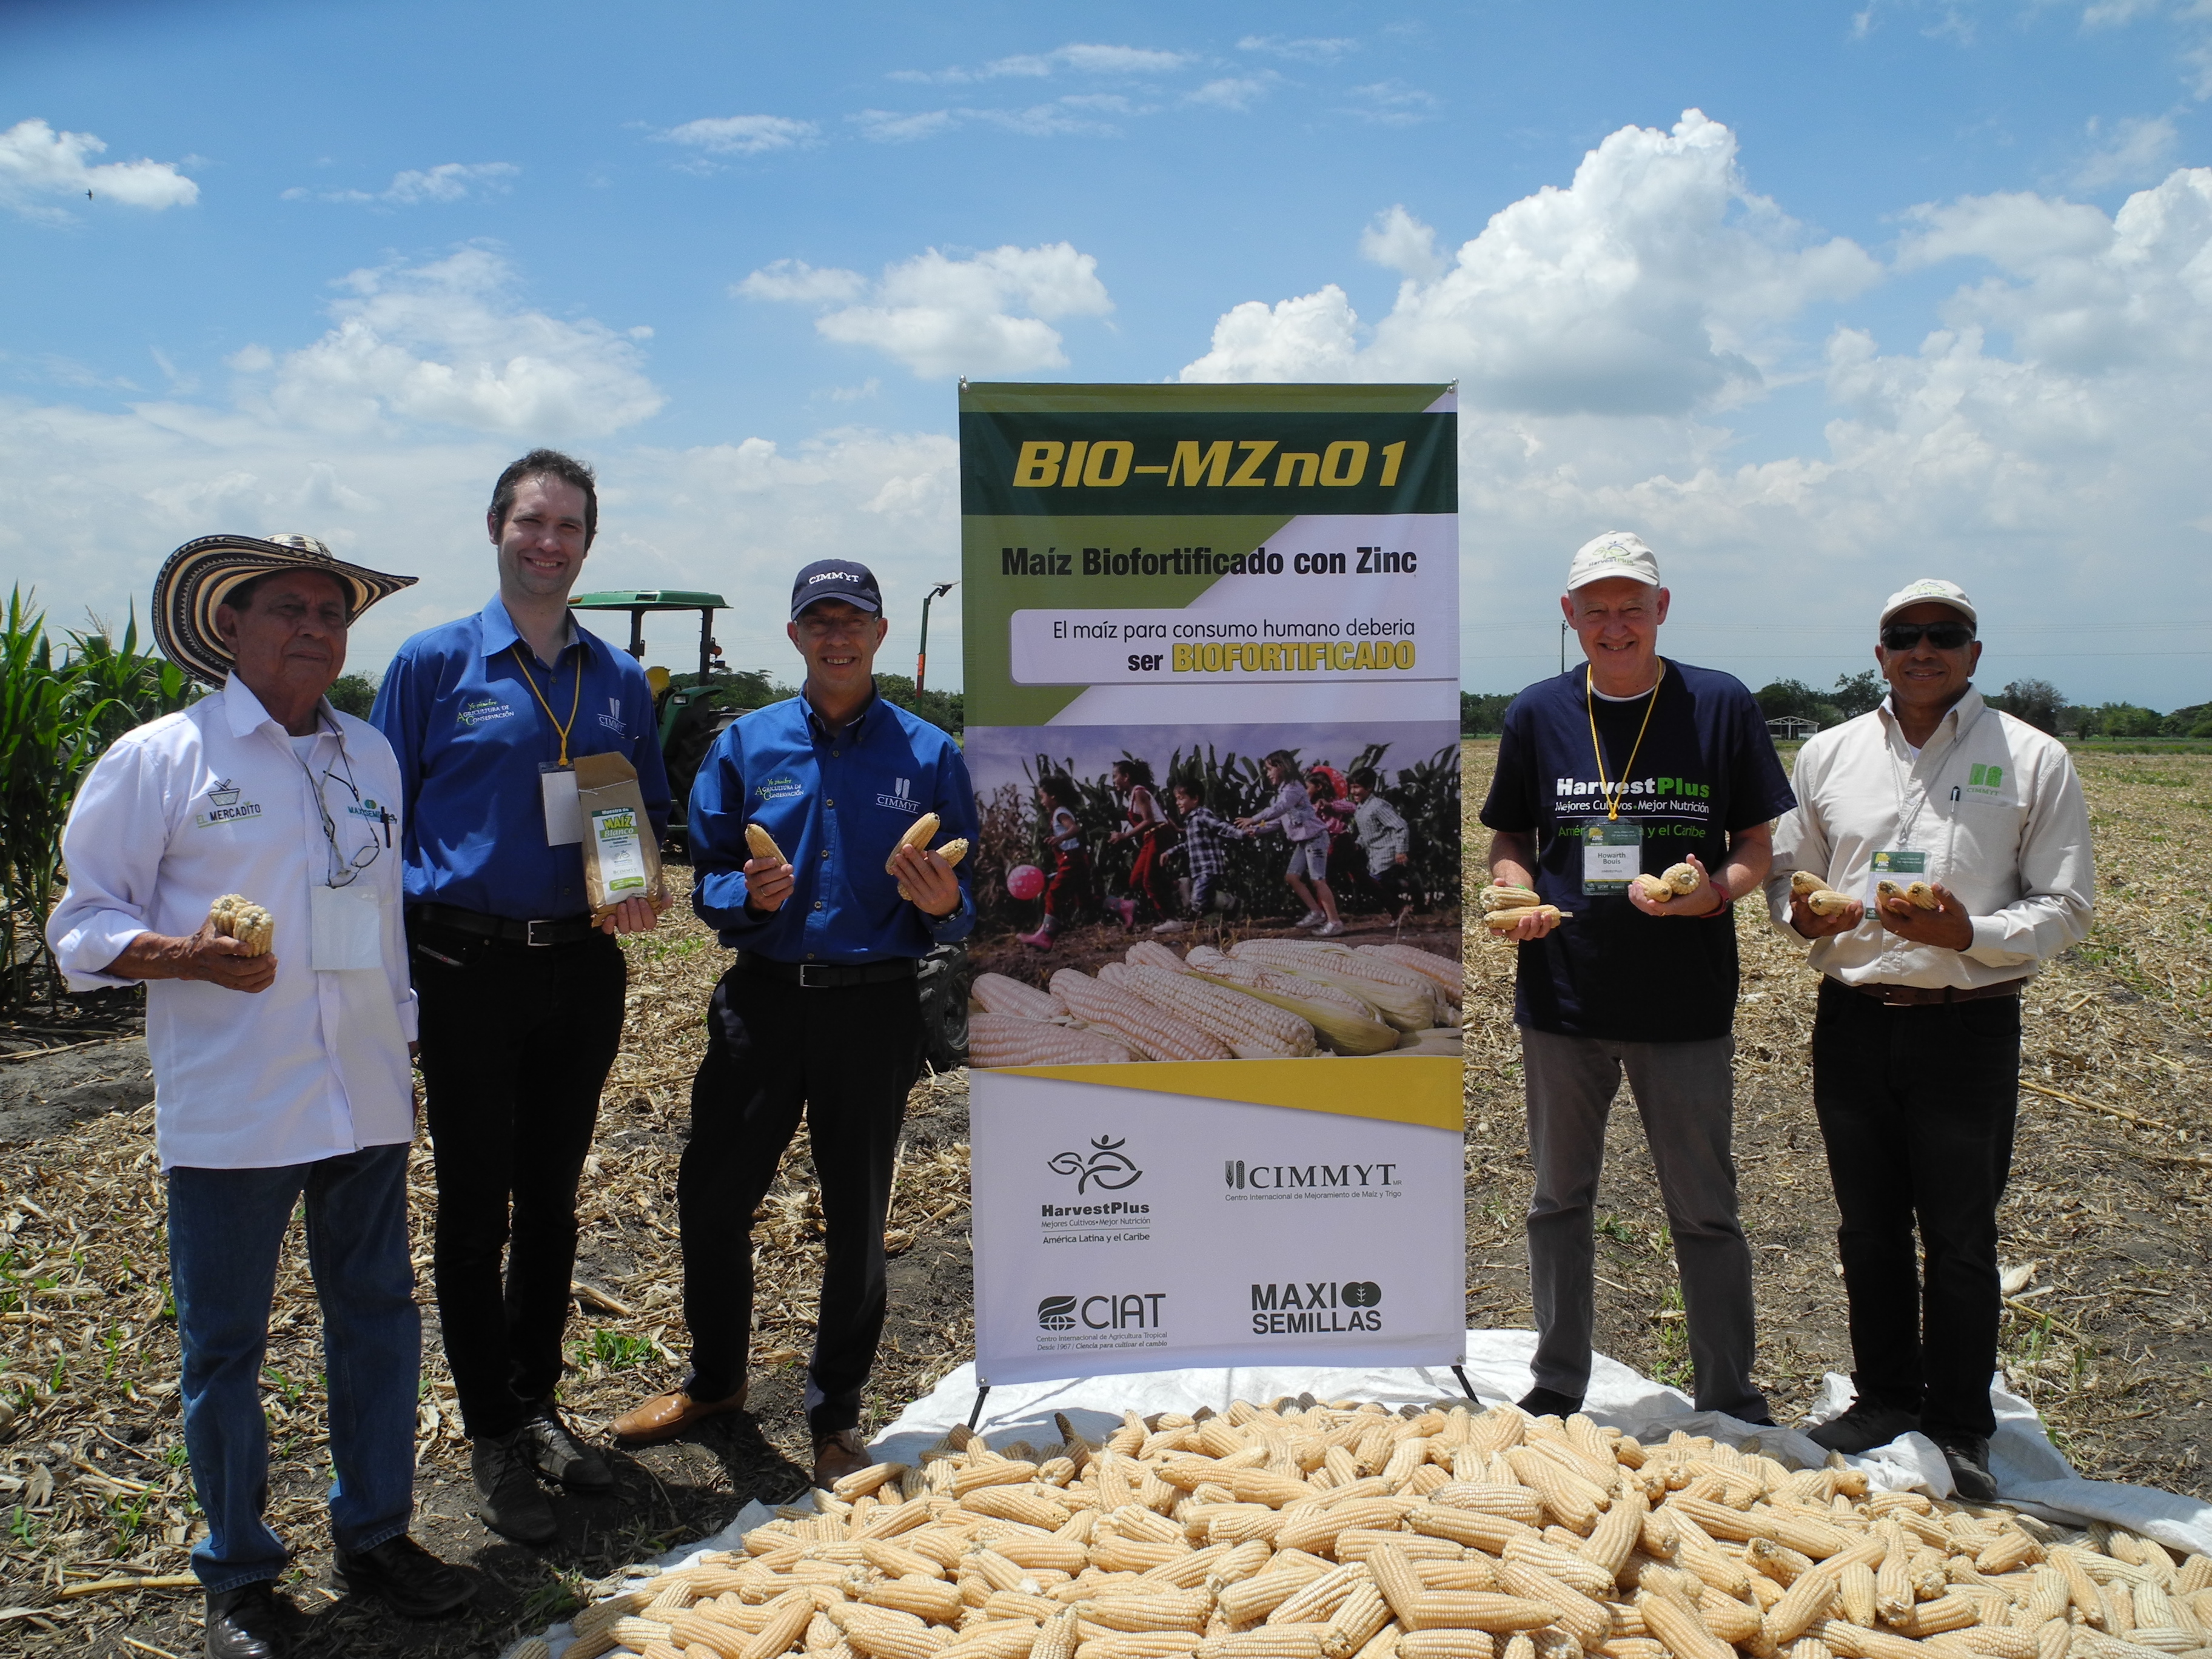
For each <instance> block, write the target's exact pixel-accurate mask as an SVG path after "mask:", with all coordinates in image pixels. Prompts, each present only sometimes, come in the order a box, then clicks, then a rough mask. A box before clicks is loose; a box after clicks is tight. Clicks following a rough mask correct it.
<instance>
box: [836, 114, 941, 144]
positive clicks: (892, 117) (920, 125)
mask: <svg viewBox="0 0 2212 1659" xmlns="http://www.w3.org/2000/svg"><path fill="white" fill-rule="evenodd" d="M962 115H963V112H960V111H955V110H949V109H926V110H916V111H914V112H911V113H903V112H899V111H897V110H888V109H864V110H862V111H860V112H859V113H858V114H856V115H854V116H853V117H852V119H853V120H854V121H857V122H859V123H860V136H861V137H865V138H872V139H873V140H875V142H876V143H879V144H910V143H914V142H915V140H917V139H921V138H934V137H936V136H937V135H938V134H939V133H940V132H947V131H951V129H952V128H954V127H956V126H957V125H960V121H961V118H962Z"/></svg>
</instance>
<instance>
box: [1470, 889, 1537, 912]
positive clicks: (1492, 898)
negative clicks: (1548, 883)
mask: <svg viewBox="0 0 2212 1659" xmlns="http://www.w3.org/2000/svg"><path fill="white" fill-rule="evenodd" d="M1480 898H1481V900H1482V908H1484V909H1485V910H1521V909H1526V908H1528V906H1529V905H1532V904H1541V903H1542V902H1544V901H1543V899H1542V898H1541V896H1539V895H1538V894H1537V892H1536V890H1535V889H1534V888H1533V887H1519V886H1515V885H1513V884H1510V883H1498V882H1492V883H1491V884H1489V885H1488V886H1486V887H1485V888H1484V889H1483V890H1482V891H1481V893H1480Z"/></svg>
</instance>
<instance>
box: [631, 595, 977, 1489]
mask: <svg viewBox="0 0 2212 1659" xmlns="http://www.w3.org/2000/svg"><path fill="white" fill-rule="evenodd" d="M883 611H884V600H883V594H882V592H881V591H880V590H879V589H878V586H877V585H876V579H875V576H874V574H873V573H872V572H871V571H870V570H869V569H868V568H867V567H866V565H863V564H859V563H856V562H854V561H852V560H849V559H824V560H821V561H819V562H816V563H813V564H810V565H808V566H807V567H806V568H805V569H803V570H801V571H800V572H799V575H798V577H797V579H796V580H794V581H793V583H792V590H791V622H790V624H789V626H788V627H787V629H786V630H785V631H786V632H787V634H788V635H789V636H790V638H791V642H792V643H793V645H794V646H796V647H798V649H799V655H800V656H801V657H803V658H805V662H806V682H805V686H804V687H803V688H802V689H801V690H800V692H799V696H795V697H793V698H790V699H788V700H787V701H786V702H779V703H773V704H771V705H770V706H769V707H768V708H762V709H757V710H756V711H755V712H753V713H752V714H747V715H746V716H744V718H743V719H742V720H738V722H737V723H736V724H735V725H733V726H731V727H730V728H729V729H728V730H727V731H726V732H723V733H722V735H721V737H720V738H718V739H717V740H716V742H715V744H714V749H713V750H711V751H709V753H708V757H707V760H706V763H705V764H704V765H702V767H701V768H700V770H699V775H698V779H697V781H696V782H695V783H694V784H693V785H692V787H691V819H690V823H691V835H690V844H691V866H692V872H693V876H692V879H693V886H692V894H691V904H692V908H694V909H696V911H697V912H698V913H699V915H700V916H701V917H702V919H703V920H704V921H707V922H708V923H709V924H711V925H712V926H713V927H715V928H717V929H719V930H720V934H721V940H722V943H723V944H724V945H728V946H731V947H733V948H734V949H735V950H736V951H737V952H738V958H737V961H736V962H735V963H733V964H732V966H731V968H730V969H729V971H728V972H727V973H726V974H724V975H722V979H721V982H720V984H718V985H717V986H716V987H714V1001H713V1003H712V1005H711V1006H710V1009H709V1012H708V1021H707V1025H708V1047H707V1054H706V1058H705V1059H704V1060H702V1062H701V1063H700V1066H699V1071H698V1074H697V1075H696V1077H695V1078H694V1079H692V1084H691V1138H690V1143H689V1145H688V1146H686V1147H685V1148H684V1163H683V1168H682V1171H681V1173H680V1175H679V1176H678V1182H677V1206H678V1212H679V1213H680V1216H681V1220H682V1225H683V1231H684V1318H685V1320H686V1321H687V1322H689V1324H690V1330H691V1374H690V1376H689V1377H688V1378H686V1379H685V1381H684V1385H683V1387H682V1388H680V1389H677V1390H676V1391H674V1392H672V1393H669V1394H663V1395H656V1396H655V1397H654V1398H653V1399H651V1400H648V1401H646V1402H645V1403H644V1404H643V1405H642V1406H640V1407H638V1408H637V1409H636V1410H635V1411H633V1412H630V1413H628V1414H627V1415H626V1416H623V1417H621V1418H618V1419H616V1421H615V1422H614V1424H613V1425H612V1427H613V1431H614V1433H615V1436H616V1437H617V1439H618V1440H620V1441H622V1442H623V1443H626V1444H629V1445H651V1444H653V1443H657V1442H659V1441H664V1440H672V1439H674V1438H675V1437H677V1436H678V1435H680V1434H682V1433H683V1432H684V1431H685V1430H687V1429H689V1428H690V1427H691V1426H692V1425H694V1424H696V1423H698V1422H701V1421H702V1420H704V1419H708V1418H710V1417H714V1416H717V1415H720V1414H721V1413H728V1412H734V1411H737V1410H738V1409H739V1408H741V1407H743V1406H744V1400H745V1359H746V1346H747V1339H748V1338H749V1336H750V1333H751V1328H752V1301H753V1259H752V1216H753V1212H754V1210H755V1209H756V1208H757V1206H759V1204H760V1201H761V1200H762V1199H763V1197H764V1196H765V1195H766V1194H767V1192H768V1189H769V1184H770V1183H771V1182H773V1181H774V1180H775V1171H776V1164H777V1162H778V1160H779V1159H781V1157H782V1156H783V1151H784V1148H785V1147H786V1146H788V1145H789V1144H790V1142H791V1138H792V1136H793V1133H796V1131H797V1130H798V1127H799V1117H800V1115H801V1114H802V1113H803V1114H804V1115H805V1118H806V1121H807V1135H808V1140H809V1145H810V1146H811V1151H812V1153H813V1158H814V1168H815V1174H816V1178H817V1180H818V1181H819V1182H820V1183H821V1188H822V1214H823V1222H824V1224H825V1226H826V1228H827V1232H828V1237H827V1239H826V1241H825V1244H826V1257H827V1259H826V1261H825V1262H824V1265H823V1275H822V1304H821V1312H820V1317H819V1318H818V1320H817V1323H816V1326H815V1340H814V1352H813V1355H812V1357H811V1358H810V1359H809V1360H808V1362H807V1373H806V1395H805V1408H806V1419H807V1426H808V1428H809V1430H810V1431H811V1434H812V1437H813V1443H814V1480H815V1484H816V1485H817V1486H829V1485H830V1484H831V1483H832V1482H834V1481H836V1480H837V1479H839V1478H840V1477H841V1476H842V1475H845V1474H850V1473H852V1472H853V1471H854V1470H855V1469H858V1468H863V1467H865V1466H866V1463H867V1461H868V1459H867V1455H866V1452H865V1451H864V1450H863V1449H862V1447H861V1442H860V1390H861V1389H862V1387H863V1386H864V1385H865V1384H866V1382H867V1378H868V1372H869V1370H870V1369H871V1367H872V1365H873V1364H874V1363H875V1356H876V1345H877V1341H878V1339H879V1338H880V1337H881V1335H882V1334H883V1327H884V1216H885V1213H886V1212H887V1211H888V1210H889V1208H890V1190H891V1172H892V1161H893V1156H894V1154H895V1153H896V1150H897V1146H898V1134H899V1126H900V1122H901V1120H902V1116H903V1115H904V1111H905V1106H906V1097H907V1091H908V1089H909V1088H911V1087H912V1086H913V1084H914V1079H915V1073H916V1072H917V1071H918V1070H919V1069H920V1067H921V1045H922V1022H921V1007H920V1004H919V1002H918V1000H917V997H916V990H915V963H916V962H917V961H919V960H920V959H921V957H925V956H927V954H928V953H929V951H930V950H931V948H932V947H933V946H934V945H941V944H949V943H951V942H952V941H953V940H956V939H964V938H966V937H967V935H968V933H969V930H970V929H971V928H972V927H974V926H975V904H974V902H973V900H972V899H971V898H970V897H969V892H968V884H967V873H966V871H965V870H964V869H961V870H956V869H954V868H953V867H952V866H950V865H948V864H946V863H945V860H943V859H941V858H939V857H938V855H937V854H935V853H933V852H930V851H927V850H926V849H924V848H902V849H899V850H896V852H895V851H894V849H898V848H899V842H900V840H901V838H902V836H904V835H905V834H906V832H907V831H908V829H911V828H913V826H914V824H915V821H916V820H917V819H918V818H920V817H921V815H922V814H923V813H925V812H934V813H936V814H937V815H938V817H939V820H940V821H941V827H940V828H939V831H938V833H937V834H936V835H935V836H933V837H931V842H932V843H933V844H938V843H941V842H944V841H946V840H949V839H951V837H953V836H967V837H969V838H970V839H971V840H972V839H973V838H974V836H975V833H976V830H975V791H974V789H973V788H972V787H970V785H969V781H968V769H967V766H966V764H965V763H963V761H962V759H961V757H960V750H959V746H958V745H957V744H955V743H954V742H953V741H952V739H951V738H950V737H949V736H947V735H946V734H945V732H940V731H939V730H938V729H937V727H935V726H932V725H930V724H929V723H928V722H927V720H921V719H919V718H917V717H916V716H915V715H913V714H908V712H907V711H906V710H905V709H903V708H898V707H896V705H895V704H892V703H890V702H885V701H884V699H883V698H882V697H881V696H878V694H877V691H876V684H875V677H874V668H875V660H876V652H877V650H878V647H881V645H882V644H883V642H884V635H885V634H886V633H887V632H889V630H890V624H889V623H887V622H885V621H884V614H883ZM750 823H757V824H759V825H760V826H761V827H762V828H763V829H765V830H767V831H768V833H769V836H772V837H773V838H774V839H775V844H776V847H777V848H779V849H781V857H777V858H760V857H756V856H754V855H753V854H752V852H751V851H750V848H748V847H747V845H746V842H745V828H746V826H747V825H748V824H750ZM902 885H903V894H902Z"/></svg>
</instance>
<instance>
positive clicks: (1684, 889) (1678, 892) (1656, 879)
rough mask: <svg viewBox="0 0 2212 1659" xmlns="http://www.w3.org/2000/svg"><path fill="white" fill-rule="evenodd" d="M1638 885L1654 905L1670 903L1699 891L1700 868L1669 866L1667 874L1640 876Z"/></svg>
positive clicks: (1686, 865)
mask: <svg viewBox="0 0 2212 1659" xmlns="http://www.w3.org/2000/svg"><path fill="white" fill-rule="evenodd" d="M1636 883H1637V885H1638V886H1639V887H1641V888H1642V889H1643V890H1644V897H1646V898H1648V899H1650V901H1651V902H1653V903H1654V904H1667V903H1670V902H1673V901H1674V900H1675V899H1678V898H1681V897H1683V896H1685V895H1686V894H1690V893H1694V892H1696V891H1697V890H1698V866H1696V865H1694V864H1675V865H1669V866H1668V868H1667V870H1666V872H1665V873H1663V874H1661V875H1656V876H1638V877H1637V878H1636Z"/></svg>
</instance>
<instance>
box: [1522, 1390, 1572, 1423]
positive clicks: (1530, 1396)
mask: <svg viewBox="0 0 2212 1659" xmlns="http://www.w3.org/2000/svg"><path fill="white" fill-rule="evenodd" d="M1518 1403H1519V1405H1520V1407H1521V1409H1522V1411H1524V1412H1526V1413H1528V1415H1529V1416H1531V1417H1572V1416H1573V1415H1574V1414H1575V1413H1577V1412H1578V1411H1580V1410H1581V1409H1582V1408H1583V1402H1582V1399H1581V1396H1579V1395H1571V1394H1561V1393H1560V1392H1559V1390H1558V1389H1529V1390H1528V1393H1526V1394H1524V1395H1522V1396H1521V1398H1520V1401H1519V1402H1518Z"/></svg>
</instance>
